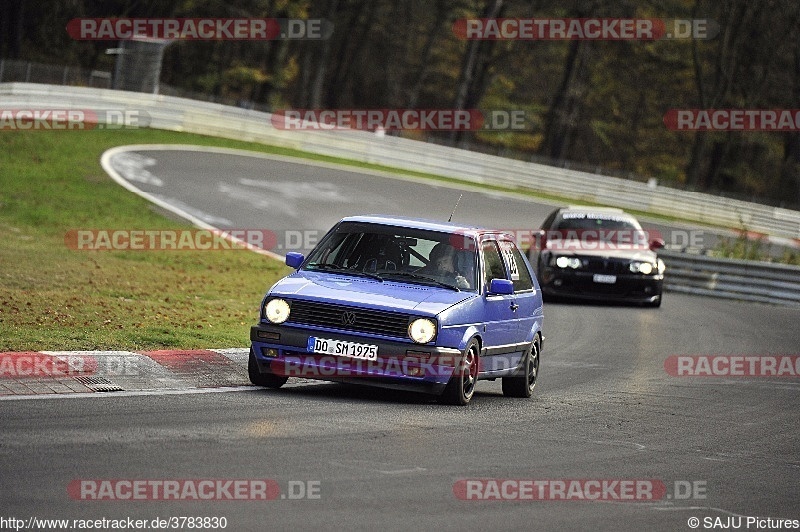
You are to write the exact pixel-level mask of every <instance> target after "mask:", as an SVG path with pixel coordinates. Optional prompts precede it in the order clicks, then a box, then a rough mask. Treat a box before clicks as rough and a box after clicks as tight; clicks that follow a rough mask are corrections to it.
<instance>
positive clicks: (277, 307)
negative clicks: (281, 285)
mask: <svg viewBox="0 0 800 532" xmlns="http://www.w3.org/2000/svg"><path fill="white" fill-rule="evenodd" d="M290 310H291V308H290V307H289V303H287V302H286V301H285V300H283V299H270V300H269V301H268V302H267V304H266V305H265V306H264V316H266V318H267V319H268V320H269V321H271V322H272V323H283V322H284V321H286V320H287V319H289V311H290Z"/></svg>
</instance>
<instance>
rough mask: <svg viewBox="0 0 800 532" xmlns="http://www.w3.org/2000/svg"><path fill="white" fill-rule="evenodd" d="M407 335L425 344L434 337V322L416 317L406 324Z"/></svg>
mask: <svg viewBox="0 0 800 532" xmlns="http://www.w3.org/2000/svg"><path fill="white" fill-rule="evenodd" d="M408 336H409V338H411V339H412V340H414V341H415V342H417V343H418V344H427V343H428V342H430V341H431V340H433V339H434V338H435V337H436V322H435V321H433V320H429V319H428V318H417V319H415V320H414V321H412V322H411V323H409V324H408Z"/></svg>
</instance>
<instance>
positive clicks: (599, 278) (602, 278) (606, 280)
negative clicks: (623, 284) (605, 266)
mask: <svg viewBox="0 0 800 532" xmlns="http://www.w3.org/2000/svg"><path fill="white" fill-rule="evenodd" d="M592 280H593V281H594V282H596V283H603V284H614V283H616V282H617V276H616V275H603V274H601V273H596V274H594V277H592Z"/></svg>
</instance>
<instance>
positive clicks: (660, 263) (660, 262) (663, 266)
mask: <svg viewBox="0 0 800 532" xmlns="http://www.w3.org/2000/svg"><path fill="white" fill-rule="evenodd" d="M666 270H667V265H666V264H664V261H663V260H661V259H658V274H659V275H664V272H665V271H666Z"/></svg>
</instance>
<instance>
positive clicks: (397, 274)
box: [385, 272, 461, 292]
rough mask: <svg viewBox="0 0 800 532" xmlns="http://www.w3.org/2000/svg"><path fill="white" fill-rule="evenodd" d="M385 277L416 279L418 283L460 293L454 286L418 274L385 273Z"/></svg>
mask: <svg viewBox="0 0 800 532" xmlns="http://www.w3.org/2000/svg"><path fill="white" fill-rule="evenodd" d="M385 275H388V276H397V277H409V278H411V279H416V280H418V281H424V282H426V283H431V284H435V285H437V286H441V287H443V288H450V289H451V290H455V291H456V292H461V289H460V288H459V287H457V286H456V285H452V284H448V283H443V282H442V281H440V280H438V279H434V278H433V277H428V276H427V275H420V274H418V273H412V272H386V274H385Z"/></svg>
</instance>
